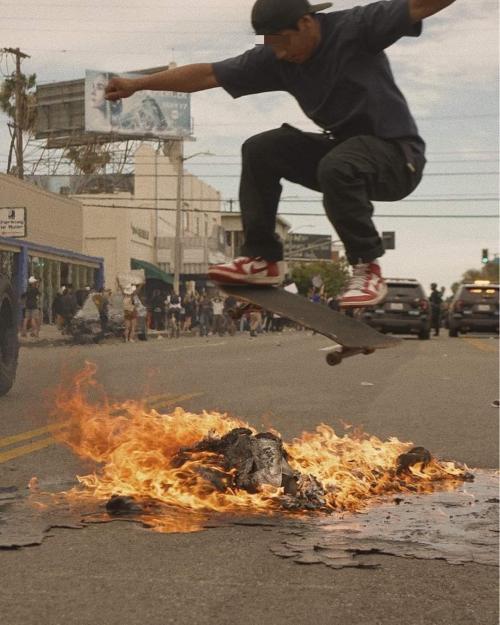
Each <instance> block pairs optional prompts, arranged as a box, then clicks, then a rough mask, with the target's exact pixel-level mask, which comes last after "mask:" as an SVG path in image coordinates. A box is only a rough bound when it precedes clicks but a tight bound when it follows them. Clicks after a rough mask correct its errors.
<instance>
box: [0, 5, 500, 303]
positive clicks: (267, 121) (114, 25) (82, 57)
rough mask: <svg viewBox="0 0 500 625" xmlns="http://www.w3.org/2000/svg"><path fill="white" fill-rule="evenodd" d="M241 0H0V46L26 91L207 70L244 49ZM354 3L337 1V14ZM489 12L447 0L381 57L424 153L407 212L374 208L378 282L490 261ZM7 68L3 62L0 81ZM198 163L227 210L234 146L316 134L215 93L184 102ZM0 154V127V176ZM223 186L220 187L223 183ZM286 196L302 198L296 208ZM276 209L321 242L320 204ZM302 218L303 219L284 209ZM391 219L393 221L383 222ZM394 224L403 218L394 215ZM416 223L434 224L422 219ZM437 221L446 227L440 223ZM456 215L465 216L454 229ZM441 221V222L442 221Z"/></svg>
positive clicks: (494, 131)
mask: <svg viewBox="0 0 500 625" xmlns="http://www.w3.org/2000/svg"><path fill="white" fill-rule="evenodd" d="M252 4H253V0H238V2H234V0H203V1H202V2H196V3H192V2H186V0H164V1H161V2H160V1H158V0H142V1H141V2H139V1H138V0H122V1H118V0H116V1H113V0H112V1H110V2H101V1H96V0H85V1H84V2H82V1H81V0H39V1H38V2H34V1H33V0H29V1H28V0H26V1H25V0H14V1H4V0H0V13H1V15H2V19H1V21H0V48H3V47H19V48H21V50H22V51H23V52H25V53H26V54H28V55H30V57H31V58H30V59H27V60H25V61H23V71H24V72H25V73H36V74H37V78H38V83H39V84H41V83H48V82H53V81H59V80H69V79H76V78H83V77H84V73H85V69H99V70H106V71H115V72H122V71H123V72H125V71H131V70H136V69H141V68H146V67H155V66H160V65H165V64H168V63H170V62H171V61H173V60H174V61H175V62H176V63H177V64H178V65H185V64H188V63H198V62H212V61H216V60H221V59H224V58H226V57H229V56H234V55H236V54H239V53H241V52H243V51H245V50H246V49H248V48H249V47H251V46H252V45H253V44H254V36H253V34H252V31H251V27H250V22H249V16H250V11H251V7H252ZM356 4H368V2H365V1H364V0H361V1H358V2H356V1H355V0H337V2H335V3H334V7H333V8H332V9H331V10H335V9H337V10H338V9H345V8H349V7H351V6H354V5H356ZM497 25H498V3H497V1H496V0H467V1H466V0H457V1H456V3H455V4H454V5H452V6H450V7H448V8H447V9H445V10H444V11H442V12H441V13H440V14H438V15H435V16H433V17H431V18H428V19H427V20H426V21H425V23H424V32H423V34H422V36H421V37H420V38H418V39H414V38H407V39H405V40H401V41H399V42H398V43H396V44H395V45H394V46H392V47H391V48H390V49H389V50H388V54H389V57H390V59H391V63H392V66H393V71H394V73H395V75H396V80H397V82H398V84H399V86H400V87H401V89H402V90H403V92H404V94H405V96H406V98H407V99H408V101H409V104H410V107H411V109H412V111H413V114H414V116H415V118H416V120H417V124H418V126H419V128H420V132H421V134H422V136H423V138H424V139H425V141H426V143H427V149H428V161H429V163H428V165H427V169H426V174H425V176H424V180H423V182H422V183H421V185H420V186H419V187H418V189H417V190H416V191H415V192H414V193H413V195H412V196H411V197H410V198H408V199H407V200H405V201H401V202H395V203H377V205H376V223H377V226H378V227H379V229H380V230H394V231H395V232H396V248H397V249H396V250H394V251H388V252H387V253H386V255H385V256H384V258H383V259H382V265H383V270H384V274H385V275H386V276H392V277H412V278H417V279H419V280H421V281H422V282H423V283H424V285H425V287H426V288H427V289H428V285H429V283H430V282H431V281H437V282H438V283H439V284H440V285H443V286H445V287H447V289H448V288H449V286H450V285H451V283H452V282H454V281H456V280H457V279H459V278H460V276H461V274H462V273H463V272H464V271H465V270H467V269H469V268H479V267H480V255H481V250H482V248H485V247H486V248H488V249H489V251H490V254H491V255H493V254H495V253H498V227H497V220H496V219H491V218H487V217H485V216H486V215H494V214H496V213H497V207H498V200H497V199H496V198H497V197H498V176H497V173H496V172H498V136H499V126H498V30H497ZM13 68H14V62H13V59H12V57H10V58H8V57H6V56H4V57H3V58H2V59H1V63H0V69H1V71H2V73H3V74H6V73H10V72H11V71H12V70H13ZM192 114H193V117H194V122H195V136H196V142H195V143H188V144H187V146H186V155H189V154H193V153H195V152H199V151H210V152H212V153H213V154H215V155H216V156H213V157H207V156H198V157H196V158H194V159H192V160H190V161H189V170H190V171H191V172H192V173H193V174H195V175H198V176H200V177H201V178H204V179H205V180H206V182H208V183H209V184H211V185H212V186H214V187H216V188H217V189H219V190H220V191H221V193H222V195H223V197H224V198H225V199H231V198H233V199H237V195H238V174H239V169H240V168H239V160H240V158H239V152H240V146H241V143H242V142H243V141H244V140H245V139H246V138H247V137H248V136H251V135H252V134H256V133H258V132H262V131H264V130H268V129H270V128H273V127H276V126H279V125H280V124H281V123H283V122H284V121H287V122H289V123H292V124H294V125H296V126H298V127H300V128H302V129H307V130H313V129H314V125H313V124H312V123H311V122H310V121H309V120H307V118H305V117H304V115H303V113H302V112H301V111H300V109H299V107H298V105H297V104H296V103H295V101H294V100H293V98H292V97H291V96H289V95H287V94H282V93H271V94H261V95H256V96H249V97H245V98H241V99H239V100H233V99H232V98H231V97H230V96H229V95H228V94H227V93H225V92H224V91H223V90H222V89H215V90H210V91H207V92H202V93H198V94H193V96H192ZM8 146H9V137H8V134H7V130H6V119H5V117H3V118H2V117H1V116H0V171H5V168H6V159H7V153H8ZM222 176H223V177H222ZM297 196H298V197H299V198H304V199H303V201H301V202H300V203H298V202H297ZM283 197H284V199H283V201H282V203H281V208H280V212H281V213H282V214H284V216H285V217H286V219H288V220H289V221H290V222H291V224H292V226H293V228H294V229H297V230H298V231H299V232H302V233H308V232H310V233H317V234H320V233H332V235H333V238H334V239H336V238H337V236H336V235H335V233H334V232H332V228H331V226H330V225H329V223H328V221H327V220H326V219H325V218H324V217H323V216H321V215H322V205H321V198H320V195H319V194H315V193H314V192H312V191H309V190H307V189H302V188H300V187H297V186H295V185H292V184H285V186H284V190H283ZM293 211H296V212H307V213H309V214H310V215H309V216H306V217H297V216H295V217H294V216H290V215H288V214H287V213H290V212H293ZM390 215H397V216H396V217H394V216H393V217H391V216H390ZM400 215H408V216H409V217H407V218H404V217H401V216H400ZM423 215H436V216H441V217H433V218H423V217H422V216H423ZM447 215H448V216H449V217H446V216H447ZM457 215H470V216H471V217H467V218H459V217H457ZM452 216H453V217H452ZM448 293H449V291H448Z"/></svg>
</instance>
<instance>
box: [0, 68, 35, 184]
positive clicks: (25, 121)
mask: <svg viewBox="0 0 500 625" xmlns="http://www.w3.org/2000/svg"><path fill="white" fill-rule="evenodd" d="M20 80H21V115H20V124H19V125H20V128H19V132H24V133H28V134H29V135H30V136H31V134H32V133H33V131H34V128H35V121H36V106H35V98H36V96H35V91H36V74H30V75H29V76H26V75H25V74H21V75H20ZM16 88H17V79H16V75H15V73H14V72H13V73H12V74H11V75H10V76H8V77H7V78H5V79H4V80H3V82H2V83H1V84H0V111H2V112H4V113H5V114H6V115H7V117H8V119H9V121H8V122H7V125H8V127H9V132H10V138H11V141H10V148H9V156H8V161H7V173H14V170H15V168H14V167H12V155H13V153H14V149H15V143H16V132H17V131H18V129H17V118H16ZM28 141H29V138H28Z"/></svg>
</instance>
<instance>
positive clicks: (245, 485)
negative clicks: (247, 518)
mask: <svg viewBox="0 0 500 625" xmlns="http://www.w3.org/2000/svg"><path fill="white" fill-rule="evenodd" d="M199 452H211V453H213V454H216V455H217V456H218V464H219V468H217V469H214V468H212V469H211V470H208V469H205V468H202V467H200V469H199V471H200V474H201V475H202V476H203V477H204V478H205V479H207V480H208V481H209V482H211V483H212V484H213V486H214V487H215V488H216V489H217V490H219V491H221V492H224V491H225V490H227V489H228V488H236V489H238V488H239V489H243V490H245V491H247V492H249V493H257V492H259V491H260V490H261V489H263V488H265V487H266V486H272V487H275V488H282V489H283V494H284V496H285V497H284V498H283V499H282V500H281V501H282V504H283V507H285V508H304V509H308V510H311V509H318V508H324V507H325V505H326V502H325V499H324V495H325V494H326V493H325V490H324V489H323V487H322V485H321V484H320V483H319V482H318V480H317V479H316V478H315V477H314V476H313V475H303V474H301V472H300V471H296V470H294V469H293V468H292V467H291V466H290V464H289V463H288V458H289V457H288V454H287V452H286V450H285V448H284V446H283V441H282V440H281V438H280V437H279V436H277V435H276V434H273V433H272V432H261V433H258V434H254V433H253V432H252V430H250V429H248V428H234V429H233V430H231V431H230V432H229V433H228V434H225V435H224V436H222V437H217V436H213V435H209V436H208V437H207V438H205V439H203V440H202V441H200V442H199V443H198V444H197V445H195V446H194V447H192V448H188V449H183V450H181V452H180V453H179V454H178V455H177V456H176V457H175V458H174V461H173V462H174V463H175V464H177V465H178V466H182V465H183V464H184V463H185V462H186V461H188V460H189V459H190V458H191V457H192V455H193V454H197V453H199Z"/></svg>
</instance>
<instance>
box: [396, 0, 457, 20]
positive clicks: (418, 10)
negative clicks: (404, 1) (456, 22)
mask: <svg viewBox="0 0 500 625" xmlns="http://www.w3.org/2000/svg"><path fill="white" fill-rule="evenodd" d="M408 2H409V5H410V18H411V21H412V22H413V23H414V24H415V23H416V22H420V21H421V20H423V19H424V18H426V17H429V15H434V13H438V12H439V11H442V10H443V9H445V8H446V7H447V6H449V5H450V4H453V2H455V0H408Z"/></svg>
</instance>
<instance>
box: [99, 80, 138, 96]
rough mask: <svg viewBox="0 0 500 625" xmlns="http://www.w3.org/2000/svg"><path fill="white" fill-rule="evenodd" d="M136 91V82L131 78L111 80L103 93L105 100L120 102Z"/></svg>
mask: <svg viewBox="0 0 500 625" xmlns="http://www.w3.org/2000/svg"><path fill="white" fill-rule="evenodd" d="M136 91H138V87H137V84H136V81H135V80H134V79H133V78H119V77H115V78H112V79H111V80H110V81H109V82H108V84H107V86H106V91H105V96H104V97H105V98H106V100H112V101H114V100H121V99H122V98H128V97H130V96H131V95H133V94H134V93H135V92H136Z"/></svg>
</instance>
